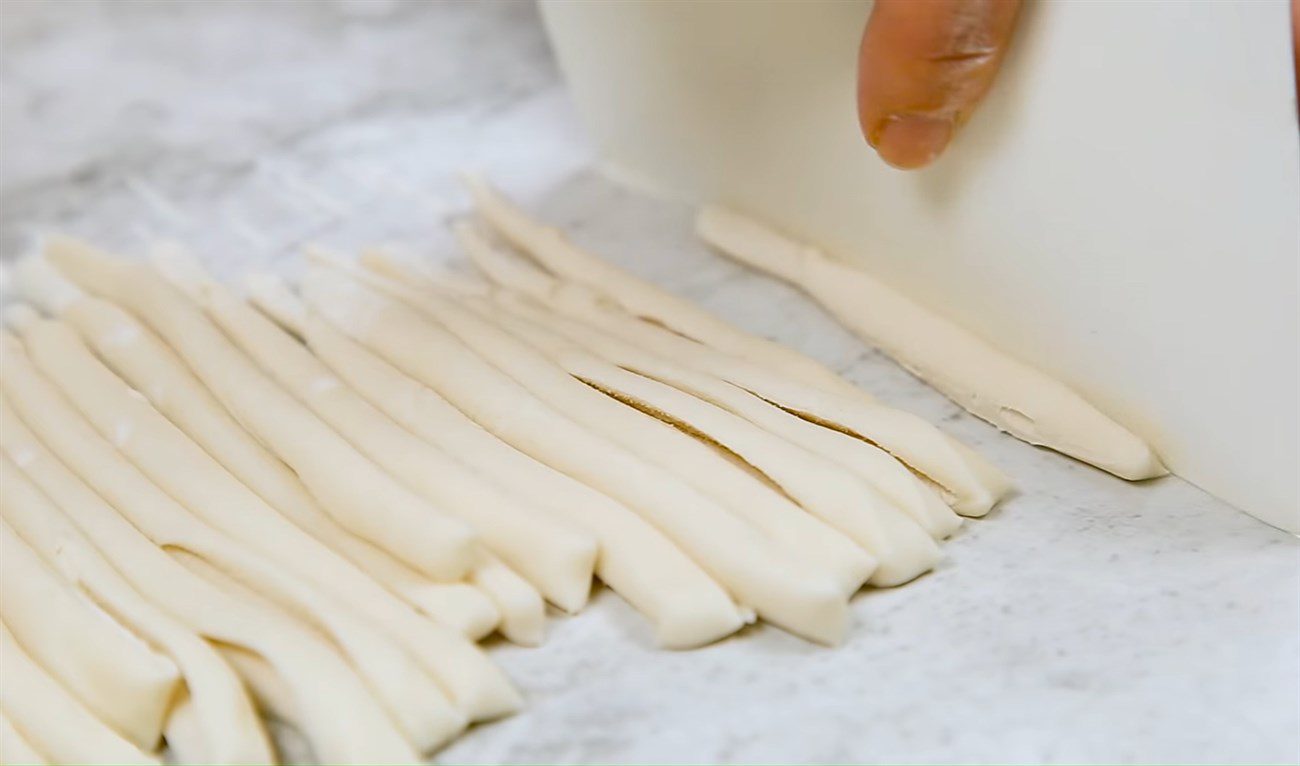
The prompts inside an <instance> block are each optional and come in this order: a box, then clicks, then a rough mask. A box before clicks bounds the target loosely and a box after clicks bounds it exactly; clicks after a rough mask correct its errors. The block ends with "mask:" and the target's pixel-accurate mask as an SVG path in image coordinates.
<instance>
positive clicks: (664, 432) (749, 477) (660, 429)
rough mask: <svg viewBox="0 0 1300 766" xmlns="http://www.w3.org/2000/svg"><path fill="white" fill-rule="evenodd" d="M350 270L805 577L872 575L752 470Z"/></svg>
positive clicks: (465, 317)
mask: <svg viewBox="0 0 1300 766" xmlns="http://www.w3.org/2000/svg"><path fill="white" fill-rule="evenodd" d="M353 273H354V274H356V275H357V277H358V278H360V279H363V280H365V281H367V282H368V283H370V284H372V285H374V286H376V287H379V288H380V289H383V290H384V291H385V292H387V293H389V294H390V295H393V296H394V297H396V298H398V299H400V300H403V301H404V302H406V303H407V304H408V305H410V306H412V307H414V308H416V309H417V310H420V311H422V312H423V313H424V314H426V315H427V316H429V317H431V318H433V319H434V320H435V321H437V322H438V323H440V324H441V325H442V326H444V327H446V328H447V329H448V330H450V331H451V332H453V333H454V334H456V335H457V336H459V337H460V338H461V340H462V341H464V342H466V343H467V344H468V345H472V346H473V347H475V348H476V349H480V350H481V351H482V353H483V354H484V356H485V357H487V358H488V359H489V360H490V361H491V362H492V363H493V364H495V365H496V366H497V367H498V368H500V369H502V370H503V371H505V372H507V374H510V375H512V376H513V377H514V378H515V379H517V380H519V381H521V382H523V383H524V384H525V385H526V386H527V387H528V388H530V389H531V390H533V391H534V392H535V393H536V394H537V395H538V396H539V397H541V398H542V399H544V400H545V401H548V402H549V403H550V404H552V406H556V407H559V408H562V409H563V410H564V411H566V412H570V413H572V417H573V418H574V419H575V420H577V421H578V422H580V423H581V424H582V425H584V426H586V427H587V428H588V429H590V430H591V431H592V432H594V433H599V434H602V435H604V436H606V437H607V438H609V439H611V440H612V441H614V442H616V443H619V444H621V445H623V447H624V448H626V449H628V450H629V451H631V452H633V453H634V454H636V455H639V456H640V457H641V458H643V459H645V460H647V461H648V462H650V463H653V464H657V465H659V466H660V467H662V468H664V469H665V470H667V471H669V472H671V473H672V474H674V475H676V476H678V477H680V478H682V479H684V480H685V481H686V482H687V483H689V484H691V485H692V486H693V487H695V489H696V490H698V491H699V492H702V493H704V494H705V495H706V496H708V497H710V498H712V499H713V500H714V501H715V502H717V503H718V504H720V505H721V506H722V507H724V508H726V509H727V510H728V511H729V512H731V513H732V514H733V515H734V516H735V517H736V518H738V519H740V520H742V521H744V522H746V523H748V524H749V525H751V526H752V527H753V528H754V529H756V530H759V531H760V532H761V533H762V534H764V535H765V536H767V537H768V538H769V539H770V540H771V541H772V542H773V543H774V544H776V545H777V546H779V547H780V548H781V549H782V550H783V551H785V552H786V553H788V555H790V556H791V557H792V558H794V559H795V560H797V561H799V562H800V563H801V564H802V565H803V568H804V571H805V572H806V573H807V574H808V575H810V576H814V577H819V578H823V579H826V580H828V581H831V582H834V583H836V584H837V585H838V587H839V588H840V589H841V591H842V592H843V593H844V594H845V596H847V595H850V594H852V593H853V592H855V591H856V590H857V589H858V588H859V587H861V585H862V583H863V582H864V581H865V580H866V578H867V576H868V575H870V573H871V571H872V569H873V568H874V566H875V562H874V561H873V560H871V559H870V558H869V557H865V556H863V555H862V551H861V550H855V549H854V548H853V546H852V545H851V544H849V543H848V541H847V540H846V539H844V537H843V536H842V535H840V534H839V533H838V532H835V531H834V530H831V529H829V528H827V527H826V526H825V525H823V524H820V523H819V522H817V521H816V520H815V519H813V518H811V517H809V516H807V514H805V513H803V512H802V511H801V510H800V509H799V508H798V507H797V506H795V505H794V504H793V503H792V502H790V501H789V499H788V498H786V497H785V496H784V495H782V494H781V493H780V492H779V491H774V488H773V487H771V486H769V485H767V484H765V483H764V480H763V478H762V477H761V476H758V475H756V474H755V472H754V471H753V470H752V468H750V467H749V466H747V465H745V464H743V462H742V461H737V460H734V459H733V456H731V455H730V454H728V453H726V452H725V451H719V450H717V449H715V448H714V447H713V446H711V445H710V444H707V443H705V442H702V441H700V440H698V439H696V438H694V437H693V436H692V435H690V434H687V433H682V432H681V431H679V430H678V429H677V428H673V427H671V426H669V425H668V424H665V423H663V422H660V419H659V418H657V417H656V416H655V415H654V414H650V415H649V416H648V417H647V413H645V412H638V411H637V410H636V409H635V408H632V407H627V406H623V405H622V404H620V403H619V402H617V401H614V400H613V399H611V398H610V397H608V396H602V395H600V393H598V392H597V391H595V390H592V387H590V386H584V385H582V383H581V382H580V381H579V380H575V379H574V378H573V377H571V376H569V375H566V374H565V371H564V370H563V369H562V365H559V364H557V363H555V362H553V361H552V360H550V359H548V358H547V356H546V354H544V353H543V352H542V351H541V350H540V349H536V348H533V347H531V346H530V345H528V344H526V343H524V342H521V341H520V339H519V338H517V337H515V336H513V335H512V334H510V333H509V332H507V331H505V330H504V329H502V328H501V327H499V326H498V325H496V324H494V323H493V322H491V321H489V320H486V319H484V318H483V317H481V316H478V315H476V314H475V313H474V312H472V311H469V310H466V309H465V308H463V307H461V306H458V305H457V304H456V303H454V302H453V301H450V300H447V299H446V298H444V297H442V296H440V295H438V294H437V293H436V292H424V293H420V292H419V291H415V290H411V289H409V288H407V287H405V286H403V285H400V284H397V283H395V282H392V281H391V280H387V279H383V278H381V277H377V276H375V275H373V274H371V273H369V272H360V273H357V272H355V270H353ZM604 393H608V392H604Z"/></svg>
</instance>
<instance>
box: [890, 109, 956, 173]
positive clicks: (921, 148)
mask: <svg viewBox="0 0 1300 766" xmlns="http://www.w3.org/2000/svg"><path fill="white" fill-rule="evenodd" d="M951 140H952V120H950V119H945V118H943V117H928V116H926V115H922V114H891V115H890V116H888V117H886V118H885V119H884V120H882V121H881V123H880V126H879V127H877V128H876V130H875V135H874V137H873V140H872V142H871V145H872V146H874V147H875V148H876V152H877V153H878V154H879V155H880V158H881V159H883V160H884V161H885V162H887V163H889V164H890V165H893V166H894V167H896V168H901V169H903V170H912V169H914V168H922V167H925V166H926V165H929V164H930V163H931V162H933V161H934V158H935V157H938V156H939V155H940V154H942V153H943V150H944V149H945V148H946V147H947V146H948V142H949V141H951Z"/></svg>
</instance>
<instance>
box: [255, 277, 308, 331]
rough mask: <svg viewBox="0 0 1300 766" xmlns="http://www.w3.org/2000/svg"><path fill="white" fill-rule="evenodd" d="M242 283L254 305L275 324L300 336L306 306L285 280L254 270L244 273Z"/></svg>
mask: <svg viewBox="0 0 1300 766" xmlns="http://www.w3.org/2000/svg"><path fill="white" fill-rule="evenodd" d="M243 284H244V290H245V292H247V293H248V297H249V300H251V301H252V303H253V305H254V306H256V307H257V308H258V309H259V310H261V311H262V313H264V314H266V315H267V316H269V317H270V318H271V320H272V321H274V322H275V323H276V324H278V325H280V326H281V327H283V328H285V329H286V330H288V331H289V332H291V333H293V334H294V335H297V336H299V337H302V335H303V333H304V332H305V329H306V324H307V306H306V305H305V304H304V303H303V302H302V300H301V299H300V298H299V297H298V296H297V295H295V294H294V292H293V290H292V289H291V288H290V287H289V285H288V283H287V282H285V281H284V280H283V279H282V278H280V277H279V276H277V275H275V274H268V273H266V272H256V273H252V274H248V275H246V276H245V277H244V280H243Z"/></svg>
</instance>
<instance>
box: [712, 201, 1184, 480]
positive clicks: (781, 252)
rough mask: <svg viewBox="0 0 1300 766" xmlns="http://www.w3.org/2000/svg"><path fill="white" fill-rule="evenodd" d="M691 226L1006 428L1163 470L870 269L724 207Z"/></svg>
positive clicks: (1132, 472)
mask: <svg viewBox="0 0 1300 766" xmlns="http://www.w3.org/2000/svg"><path fill="white" fill-rule="evenodd" d="M696 229H697V231H698V232H699V234H700V236H701V237H703V238H704V240H705V241H706V242H708V243H709V244H711V245H713V246H714V247H716V248H717V249H719V250H721V251H722V252H723V253H726V254H727V255H729V256H731V257H733V258H735V259H736V260H739V261H741V262H742V263H746V264H748V265H750V266H753V267H755V268H758V269H760V270H762V271H765V272H767V273H769V274H772V275H775V276H777V277H780V278H781V279H784V280H786V281H787V282H790V283H792V284H794V285H796V286H798V287H800V288H802V289H803V290H804V291H805V292H807V293H808V294H809V295H811V296H812V297H813V298H814V299H815V300H817V301H818V302H819V303H821V304H822V305H823V306H825V307H826V309H827V310H828V311H830V312H831V313H832V314H834V315H835V316H836V317H837V318H839V320H840V321H841V322H843V323H844V325H845V326H847V327H848V328H849V329H850V330H852V331H853V332H854V333H856V334H857V335H858V336H859V337H861V338H862V339H863V340H865V341H867V342H868V343H870V344H872V345H874V346H877V347H879V348H880V349H881V350H883V351H884V352H885V353H887V354H889V355H890V356H891V357H892V358H894V359H895V360H896V361H897V362H898V363H899V364H901V365H903V366H904V367H906V368H907V369H908V370H911V371H912V372H913V373H915V374H916V375H917V377H919V378H921V379H922V380H924V381H926V382H927V383H929V384H930V385H932V386H934V387H935V388H937V389H938V390H939V391H941V392H942V393H944V394H945V395H947V396H948V397H949V398H950V399H952V400H953V401H954V402H956V403H957V404H959V405H961V406H962V407H964V408H966V410H968V411H969V412H971V413H972V414H974V415H976V416H977V417H980V418H983V419H984V420H986V421H988V422H990V423H992V424H993V425H995V426H997V427H998V428H1000V429H1002V430H1003V431H1006V432H1007V433H1010V434H1012V435H1013V436H1015V437H1017V438H1019V439H1022V440H1024V441H1027V442H1029V443H1030V444H1037V445H1040V446H1044V447H1050V448H1051V449H1054V450H1056V451H1058V452H1062V453H1064V454H1066V455H1070V456H1071V457H1075V458H1078V459H1079V460H1082V461H1084V462H1085V463H1091V464H1092V465H1095V466H1097V467H1098V468H1102V469H1104V470H1106V471H1109V472H1111V473H1113V474H1115V475H1116V476H1120V477H1123V478H1125V479H1133V480H1136V479H1149V478H1152V477H1155V476H1162V475H1164V474H1165V473H1167V471H1166V470H1165V467H1164V465H1163V464H1161V462H1160V459H1159V457H1157V456H1156V454H1155V452H1153V451H1152V449H1151V448H1150V446H1148V445H1147V444H1146V442H1144V441H1143V440H1142V439H1140V438H1139V437H1138V436H1136V435H1135V434H1133V433H1132V432H1131V431H1129V430H1128V429H1126V428H1124V427H1123V426H1121V425H1120V424H1118V423H1116V422H1115V421H1113V420H1111V419H1110V418H1108V417H1106V416H1105V415H1104V414H1102V413H1101V412H1100V411H1099V410H1097V408H1095V407H1093V406H1092V405H1091V404H1089V403H1088V402H1087V401H1085V400H1084V399H1083V397H1081V396H1079V395H1078V394H1077V393H1075V392H1074V391H1072V390H1070V389H1069V388H1068V387H1067V386H1065V385H1064V384H1062V383H1061V382H1059V381H1057V380H1054V379H1052V378H1051V377H1049V376H1047V375H1045V374H1043V373H1041V372H1039V371H1038V370H1036V369H1034V368H1032V367H1030V366H1029V365H1027V364H1024V363H1023V362H1020V361H1019V360H1016V359H1013V358H1011V357H1010V356H1007V355H1006V354H1004V353H1002V352H1001V351H999V350H997V349H996V348H994V347H993V346H992V345H990V344H989V343H987V342H986V341H984V340H983V339H981V338H979V337H977V336H976V335H975V334H973V333H971V332H969V331H967V330H965V329H964V328H962V327H960V326H958V325H957V324H954V323H953V322H950V321H948V320H946V319H944V318H942V317H940V316H939V315H937V314H935V313H933V312H931V311H928V310H926V309H924V308H922V307H921V306H919V305H918V304H916V303H914V302H913V301H911V300H909V299H908V298H906V297H904V296H902V295H900V294H899V293H897V292H894V291H893V290H891V289H889V288H888V287H886V286H885V285H884V284H882V283H881V282H879V281H877V280H876V279H875V278H873V277H872V276H871V275H869V274H867V273H866V272H864V271H861V270H859V269H854V268H851V267H849V266H846V265H843V264H840V263H837V262H835V261H833V260H831V259H829V258H827V257H826V256H825V255H824V254H823V253H821V252H820V251H819V250H817V249H816V248H813V247H811V246H809V245H806V244H803V243H800V242H795V241H793V240H791V239H788V238H786V237H784V236H782V235H780V234H778V233H776V232H775V231H772V230H771V229H769V228H767V227H765V226H763V225H762V224H759V223H758V222H756V221H753V220H751V219H749V218H746V217H744V216H741V215H739V214H737V213H734V212H732V211H729V210H725V209H723V208H719V207H705V208H703V209H701V210H700V213H699V217H698V219H697V221H696Z"/></svg>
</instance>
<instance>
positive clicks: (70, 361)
mask: <svg viewBox="0 0 1300 766" xmlns="http://www.w3.org/2000/svg"><path fill="white" fill-rule="evenodd" d="M23 334H24V338H25V339H26V340H27V343H28V345H29V354H30V355H31V357H32V359H33V360H34V361H35V362H36V364H37V366H38V367H40V368H41V369H42V370H43V371H44V372H46V373H47V374H48V375H49V376H50V378H51V379H52V380H54V381H55V383H56V385H57V386H59V387H60V388H61V389H62V390H63V391H64V393H65V394H66V395H67V396H68V397H69V398H70V399H71V400H72V401H73V402H74V404H76V405H77V406H78V407H80V408H81V410H82V412H83V414H84V415H85V416H86V417H88V418H89V420H90V421H91V422H92V423H93V424H94V425H95V427H96V428H98V429H99V431H100V432H101V434H102V435H103V436H105V437H106V438H110V439H112V438H114V437H115V436H118V435H121V434H127V437H126V438H123V439H120V440H119V443H118V445H117V446H118V448H119V449H120V450H122V451H123V452H124V453H126V454H127V455H129V456H130V457H131V459H132V460H133V461H134V462H135V463H136V465H137V466H139V467H140V468H141V469H142V470H143V471H144V473H146V474H148V475H150V476H151V477H152V478H153V480H154V481H155V482H157V483H158V484H160V485H161V486H163V487H164V488H165V489H167V490H168V491H170V492H171V493H172V494H173V496H174V497H175V498H176V499H177V500H180V501H181V502H183V503H185V504H186V505H188V508H189V510H190V511H191V512H193V513H194V514H196V515H197V516H198V517H199V518H201V519H203V520H205V521H206V522H207V523H208V524H210V525H212V529H211V532H212V533H215V532H216V530H217V529H220V530H221V531H223V532H225V533H226V534H227V535H229V536H230V537H229V540H230V541H234V540H238V541H241V542H243V543H244V544H245V545H248V546H249V550H248V551H247V552H246V551H245V550H244V549H243V548H241V547H239V546H238V545H231V544H229V542H226V543H224V544H223V545H222V547H221V549H220V550H221V553H220V555H221V556H222V559H220V560H224V561H229V562H231V563H232V564H233V563H234V562H235V561H241V562H243V563H242V564H241V565H240V567H241V568H240V570H239V571H232V572H231V574H234V575H236V576H239V577H240V579H244V580H246V581H248V582H250V583H251V584H253V585H254V587H257V588H259V589H268V588H272V587H274V588H276V590H275V591H273V592H272V591H268V595H273V594H276V593H278V594H283V595H276V596H275V597H276V599H277V600H280V601H286V600H287V603H288V604H292V605H293V606H294V607H295V608H298V609H308V610H311V611H312V613H313V614H312V617H313V619H314V620H326V621H328V623H329V624H330V625H332V626H334V627H333V629H332V630H333V631H344V630H346V631H347V632H346V634H343V633H336V635H338V636H339V638H340V640H341V643H343V644H344V645H345V646H346V643H347V642H346V641H343V639H342V636H344V635H347V636H351V637H352V638H351V639H349V640H351V641H355V642H358V643H356V644H353V645H352V646H353V647H354V648H355V652H353V651H349V654H350V656H353V657H354V660H355V661H358V662H360V663H365V664H366V665H368V666H369V667H370V668H371V672H367V673H364V674H363V675H365V676H366V677H367V678H373V679H374V680H375V681H376V683H381V680H380V679H384V678H387V679H388V680H387V681H383V682H382V684H383V685H382V689H383V691H382V692H380V693H381V696H384V697H385V698H387V699H388V702H389V705H390V710H392V712H393V714H394V715H395V716H397V717H399V718H400V719H403V720H404V730H405V731H406V732H407V733H408V736H411V737H412V742H413V744H415V745H416V747H417V748H419V749H431V748H432V747H435V746H436V744H437V743H438V742H440V741H442V738H443V737H444V736H446V732H448V731H450V730H452V729H453V728H454V727H455V725H456V723H455V719H456V716H453V715H451V713H450V711H449V710H448V709H447V705H446V701H445V699H443V700H442V701H441V702H440V701H439V698H440V696H441V695H440V693H439V692H438V690H437V687H436V686H435V685H433V684H432V683H431V682H432V680H434V679H436V680H437V681H438V682H440V683H441V685H442V687H443V688H444V689H445V690H446V691H447V692H448V693H450V694H451V695H452V697H453V698H454V700H455V701H456V702H457V703H458V704H460V705H461V706H462V707H463V709H464V712H465V713H466V714H468V715H469V716H471V718H473V719H475V720H478V719H481V718H490V717H495V716H497V715H500V714H502V713H503V712H505V709H508V707H509V706H510V705H512V704H514V703H515V701H516V698H515V695H514V692H513V690H511V689H510V687H509V683H508V682H507V681H506V680H505V679H504V676H502V675H501V673H500V672H499V671H498V670H497V669H496V668H495V666H493V665H492V664H491V663H490V662H489V661H488V660H487V659H486V657H485V656H483V654H482V653H481V652H480V651H479V650H477V649H476V648H475V647H474V646H473V645H471V644H470V643H469V642H467V641H465V640H463V639H462V638H460V637H459V636H457V635H455V634H453V633H452V632H450V631H448V630H446V629H444V628H443V627H441V626H439V625H437V624H434V623H432V622H430V621H428V620H426V619H423V618H421V617H420V616H419V615H418V614H417V613H416V612H414V611H413V610H411V609H409V608H408V607H407V606H406V605H404V604H402V603H401V602H399V601H398V600H397V599H396V598H395V597H394V596H393V595H391V594H390V593H388V592H387V591H385V590H383V589H382V588H381V587H379V586H378V584H377V583H375V582H374V581H373V580H371V579H369V578H368V577H366V575H365V574H364V573H362V572H360V571H358V570H356V569H355V568H353V567H352V565H351V564H349V563H348V562H347V561H346V560H345V559H342V558H341V557H339V556H337V555H336V554H333V553H332V552H330V551H329V550H328V549H326V548H324V547H323V546H321V545H320V544H319V542H317V541H316V540H315V539H313V538H311V537H310V536H308V535H307V534H306V533H304V532H302V530H300V529H299V528H297V527H295V526H293V525H292V524H290V523H289V522H288V521H286V520H285V519H284V518H283V517H281V516H279V515H277V514H276V513H274V511H272V510H271V509H270V508H268V507H267V506H266V505H265V504H264V503H263V502H262V501H261V499H260V498H259V497H258V496H257V495H255V494H254V493H252V492H251V491H250V490H248V489H247V488H246V487H245V486H244V485H243V484H241V483H239V482H238V481H237V480H235V479H234V478H233V477H232V476H230V474H229V473H227V472H226V471H224V470H223V469H221V467H220V466H219V465H217V464H216V463H215V461H213V460H212V459H211V457H210V456H208V455H207V453H205V452H204V451H203V450H202V449H201V448H199V447H198V446H197V445H195V444H194V443H193V442H191V441H190V440H189V439H188V438H186V437H185V436H184V435H183V434H182V433H180V431H178V430H177V429H176V428H175V427H174V426H173V425H172V424H171V423H170V422H168V421H167V420H166V418H164V417H162V416H161V415H159V414H158V413H157V412H156V411H155V410H153V409H152V408H151V407H150V406H149V405H148V404H147V403H146V402H144V401H141V400H140V399H138V398H136V397H134V396H132V395H131V393H130V389H128V388H127V387H126V386H125V384H123V383H122V382H121V381H120V380H119V379H117V378H116V376H114V375H113V374H112V373H111V372H110V371H109V370H107V369H106V368H104V367H103V365H102V364H101V363H100V362H99V361H98V360H96V359H95V358H94V357H93V355H92V354H91V353H90V352H89V351H88V350H87V349H86V348H85V346H84V345H83V344H82V343H81V341H80V339H79V338H78V337H77V336H76V335H75V334H74V333H73V332H72V331H71V330H70V329H68V328H67V327H66V325H62V324H61V323H58V322H54V321H48V320H42V321H36V322H32V323H30V324H29V325H28V326H26V327H25V328H23ZM136 485H137V486H138V487H139V488H140V491H142V492H144V491H146V490H148V489H149V488H151V485H148V484H147V483H146V482H136ZM173 507H175V506H174V505H173ZM159 518H161V517H159ZM173 524H174V522H173ZM201 526H202V525H201V524H192V525H190V527H193V528H194V529H196V530H197V529H198V528H199V527H201ZM190 527H186V528H185V531H184V532H183V533H182V534H185V535H186V539H188V540H193V539H194V538H193V535H195V534H198V533H197V532H191V531H190ZM204 532H205V533H204V534H203V538H204V539H205V540H209V539H215V535H214V534H212V533H208V532H207V529H206V528H205V530H204ZM257 550H260V553H261V557H260V558H259V557H258V556H257V555H256V554H254V553H253V551H257ZM196 552H197V551H196ZM259 561H260V562H279V563H278V564H276V565H268V564H264V563H258V562H259ZM214 563H215V562H214ZM286 569H287V570H289V572H292V575H291V576H286V575H288V574H289V572H283V571H282V570H286ZM272 571H273V572H274V573H275V575H277V579H276V580H275V581H272V580H270V579H268V577H267V574H268V573H269V572H272ZM241 572H243V573H246V575H247V576H240V573H241ZM307 583H311V584H310V585H308V584H307ZM336 602H337V603H336ZM339 606H343V607H345V608H343V609H339V608H338V607H339ZM358 618H364V620H361V619H358ZM361 625H368V626H371V627H368V628H367V629H365V630H358V628H359V627H360V626H361ZM380 627H382V628H383V634H382V637H381V634H379V633H378V632H377V631H373V632H374V635H366V634H370V633H372V629H371V628H380ZM390 643H393V644H396V645H397V646H400V647H402V648H403V649H404V650H405V651H400V650H396V646H394V647H393V648H391V649H390V648H387V645H388V644H390ZM367 645H370V646H373V649H363V648H362V647H363V646H367ZM381 647H382V648H381ZM409 660H413V661H414V662H416V663H418V665H417V666H412V667H405V663H406V662H407V661H409ZM421 670H422V671H423V672H421ZM421 679H426V680H428V681H429V682H430V683H429V684H428V686H427V688H426V689H424V690H423V691H419V689H418V687H419V685H420V684H421V682H422V681H421ZM404 694H416V695H418V696H417V697H416V699H418V700H420V701H419V703H414V702H411V703H406V702H402V701H401V697H402V696H403V695H404ZM422 718H424V719H427V720H421V719H422Z"/></svg>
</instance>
